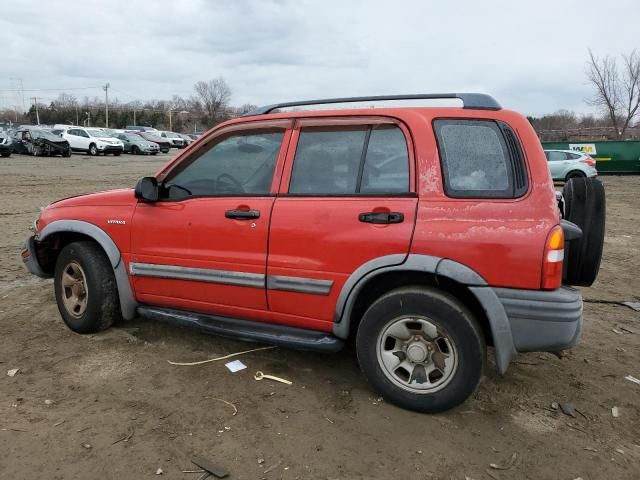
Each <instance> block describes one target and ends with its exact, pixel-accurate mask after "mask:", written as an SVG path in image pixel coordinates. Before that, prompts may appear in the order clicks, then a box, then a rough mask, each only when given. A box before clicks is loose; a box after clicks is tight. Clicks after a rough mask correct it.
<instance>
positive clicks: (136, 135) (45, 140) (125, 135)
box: [0, 125, 200, 157]
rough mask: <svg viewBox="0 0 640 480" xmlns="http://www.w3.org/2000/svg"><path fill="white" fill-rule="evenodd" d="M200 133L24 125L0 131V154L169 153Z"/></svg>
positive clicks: (4, 155) (135, 127)
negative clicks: (187, 133)
mask: <svg viewBox="0 0 640 480" xmlns="http://www.w3.org/2000/svg"><path fill="white" fill-rule="evenodd" d="M199 136H200V135H196V134H194V135H186V134H181V133H176V132H170V131H163V130H157V129H155V128H151V127H140V126H128V127H127V128H125V129H110V128H98V127H79V126H74V125H54V126H53V127H50V126H44V125H38V126H33V125H24V126H20V127H18V128H16V129H12V130H10V131H0V156H2V157H8V156H9V155H11V154H12V153H22V154H26V155H34V156H55V155H62V156H66V157H69V156H71V152H81V153H88V154H89V155H99V154H103V155H107V154H113V155H115V156H119V155H120V154H122V153H132V154H134V155H136V154H145V155H156V154H158V152H162V153H168V152H169V150H170V149H171V148H185V147H187V146H188V145H189V144H191V143H192V142H193V141H194V140H195V139H196V138H198V137H199Z"/></svg>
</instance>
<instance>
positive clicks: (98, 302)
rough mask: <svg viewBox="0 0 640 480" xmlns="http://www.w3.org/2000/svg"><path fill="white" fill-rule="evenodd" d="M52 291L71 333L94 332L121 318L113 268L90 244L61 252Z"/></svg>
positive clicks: (99, 249)
mask: <svg viewBox="0 0 640 480" xmlns="http://www.w3.org/2000/svg"><path fill="white" fill-rule="evenodd" d="M54 287H55V295H56V302H57V304H58V310H59V311H60V315H61V316H62V319H63V320H64V323H66V324H67V326H68V327H69V328H70V329H71V330H73V331H74V332H77V333H94V332H98V331H100V330H104V329H106V328H108V327H110V326H111V325H112V324H113V323H114V322H115V321H117V320H119V319H120V318H121V311H120V301H119V296H118V290H117V286H116V280H115V276H114V273H113V267H112V266H111V263H110V262H109V259H108V258H107V255H106V254H105V253H104V251H103V250H102V248H100V246H99V245H98V244H96V243H94V242H89V241H84V242H74V243H70V244H69V245H67V246H66V247H64V248H63V249H62V251H61V252H60V254H59V255H58V259H57V261H56V269H55V279H54Z"/></svg>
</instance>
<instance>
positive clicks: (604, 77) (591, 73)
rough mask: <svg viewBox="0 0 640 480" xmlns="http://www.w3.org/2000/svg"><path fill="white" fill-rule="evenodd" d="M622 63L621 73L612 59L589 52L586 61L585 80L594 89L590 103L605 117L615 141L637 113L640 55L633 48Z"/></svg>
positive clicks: (639, 100)
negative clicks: (615, 137)
mask: <svg viewBox="0 0 640 480" xmlns="http://www.w3.org/2000/svg"><path fill="white" fill-rule="evenodd" d="M622 60H623V67H622V71H621V72H618V66H617V62H616V59H615V58H613V57H610V56H605V57H603V58H598V57H596V56H595V55H594V54H593V52H592V51H591V50H589V62H587V79H588V80H589V82H590V83H591V85H592V86H593V89H594V95H593V97H592V98H591V100H590V102H589V103H590V104H591V105H594V106H596V107H598V108H600V109H601V110H602V111H603V112H604V113H606V114H607V115H608V117H609V119H610V120H611V125H612V126H613V127H614V128H615V130H616V135H617V137H618V138H622V136H623V135H624V132H625V131H626V130H627V127H628V126H629V124H630V123H631V122H632V121H633V119H634V118H635V117H636V116H637V115H638V113H640V112H639V110H638V109H639V108H640V55H639V54H638V52H637V51H636V50H635V49H634V50H633V51H632V52H631V53H630V54H629V55H623V56H622Z"/></svg>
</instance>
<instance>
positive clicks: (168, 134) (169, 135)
mask: <svg viewBox="0 0 640 480" xmlns="http://www.w3.org/2000/svg"><path fill="white" fill-rule="evenodd" d="M167 137H169V138H180V135H178V134H177V133H173V132H167Z"/></svg>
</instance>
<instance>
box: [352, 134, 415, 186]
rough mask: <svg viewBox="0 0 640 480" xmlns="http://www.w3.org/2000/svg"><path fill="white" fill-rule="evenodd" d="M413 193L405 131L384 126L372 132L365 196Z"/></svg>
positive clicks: (367, 161) (364, 179)
mask: <svg viewBox="0 0 640 480" xmlns="http://www.w3.org/2000/svg"><path fill="white" fill-rule="evenodd" d="M408 191H409V154H408V152H407V141H406V140H405V138H404V134H403V133H402V130H400V129H399V128H398V127H395V126H384V127H381V128H376V129H374V130H372V131H371V137H370V138H369V145H368V147H367V156H366V159H365V162H364V169H363V172H362V183H361V185H360V192H362V193H396V192H398V193H401V192H408Z"/></svg>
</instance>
